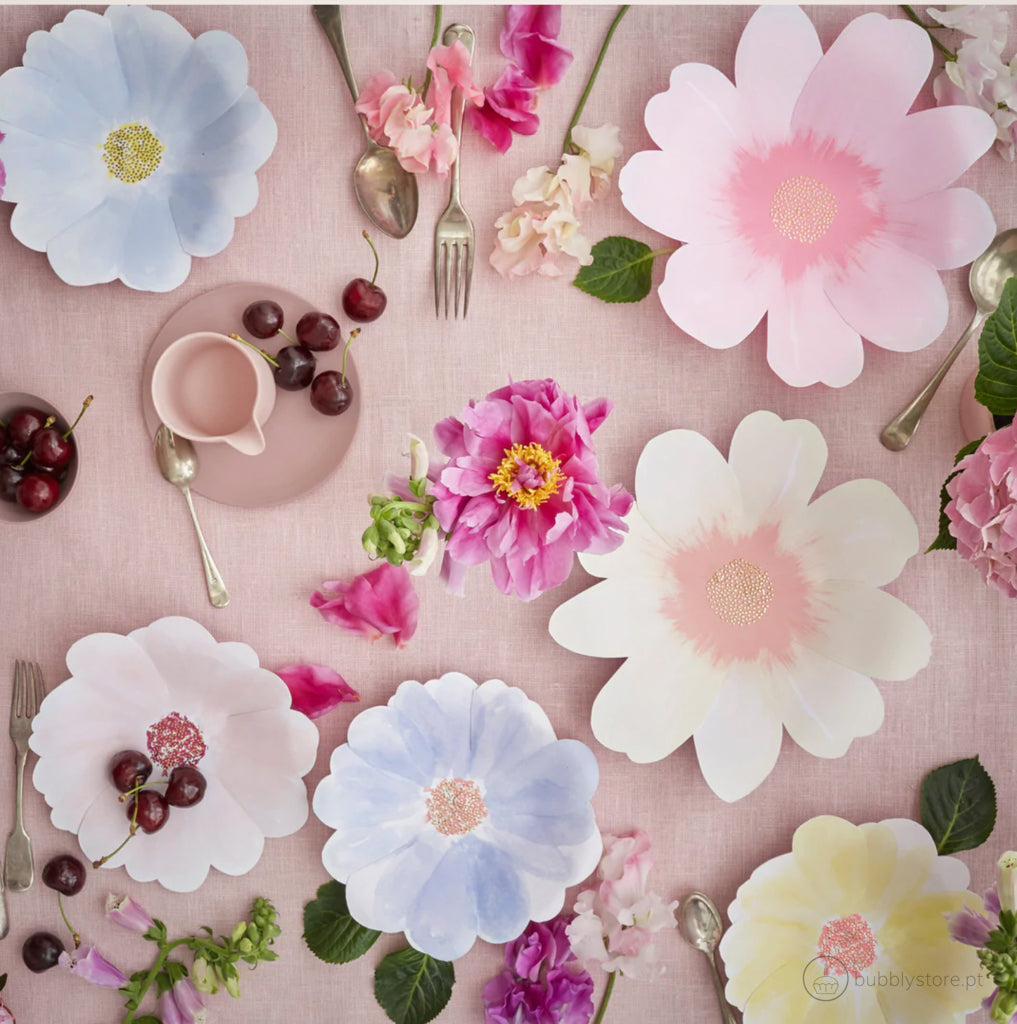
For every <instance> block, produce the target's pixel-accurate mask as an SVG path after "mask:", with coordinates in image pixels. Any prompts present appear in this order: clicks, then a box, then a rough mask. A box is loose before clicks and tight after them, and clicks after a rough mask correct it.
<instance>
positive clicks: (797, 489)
mask: <svg viewBox="0 0 1017 1024" xmlns="http://www.w3.org/2000/svg"><path fill="white" fill-rule="evenodd" d="M826 455H827V450H826V441H825V440H823V435H822V434H821V433H820V431H819V428H818V427H817V426H816V425H815V424H814V423H810V422H809V421H808V420H786V421H785V420H782V419H781V418H780V417H779V416H776V415H774V414H773V413H772V412H765V411H759V412H754V413H751V414H750V415H748V416H746V417H745V419H743V420H742V421H741V423H739V424H738V426H737V428H736V429H735V432H734V437H732V438H731V454H730V456H729V458H728V462H729V464H730V466H731V469H732V471H733V472H734V474H735V476H736V477H737V478H738V483H739V484H740V486H741V492H742V506H743V508H744V509H745V515H746V518H747V520H748V521H749V522H750V523H760V522H764V521H766V522H771V521H779V520H780V519H783V518H784V517H785V516H787V515H790V514H791V513H794V512H798V511H800V510H801V509H803V508H804V507H805V506H806V505H807V504H808V501H809V499H810V498H811V497H812V493H813V491H815V489H816V487H817V485H818V484H819V479H820V477H821V476H822V475H823V469H824V468H825V467H826Z"/></svg>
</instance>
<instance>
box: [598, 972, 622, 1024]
mask: <svg viewBox="0 0 1017 1024" xmlns="http://www.w3.org/2000/svg"><path fill="white" fill-rule="evenodd" d="M617 978H618V972H617V971H611V973H610V974H609V975H608V976H607V987H606V988H605V989H604V997H603V998H602V999H601V1000H600V1008H599V1009H598V1010H597V1016H596V1017H594V1018H593V1024H601V1022H602V1021H603V1019H604V1013H605V1012H606V1010H607V1004H608V1003H609V1002H610V1001H611V993H612V992H613V991H614V983H615V981H616V980H617Z"/></svg>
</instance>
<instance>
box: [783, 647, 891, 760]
mask: <svg viewBox="0 0 1017 1024" xmlns="http://www.w3.org/2000/svg"><path fill="white" fill-rule="evenodd" d="M774 675H775V676H777V677H779V676H781V675H785V680H786V689H785V691H784V700H783V708H782V712H781V717H782V718H783V720H784V728H785V729H787V732H788V735H789V736H790V737H791V739H793V740H794V741H795V743H797V744H798V746H800V747H802V748H803V749H804V750H807V751H808V752H809V753H810V754H813V755H815V756H816V757H842V756H843V755H844V754H845V753H847V749H848V747H849V746H850V745H851V741H852V740H853V739H855V738H857V737H859V736H871V735H872V734H873V733H874V732H875V731H876V730H877V729H878V728H879V727H880V726H881V725H882V724H883V696H882V694H881V693H880V692H879V689H878V688H877V686H876V684H875V683H874V682H873V681H872V680H871V679H869V677H868V676H863V675H861V674H859V673H858V672H853V671H852V670H851V669H849V668H844V666H843V665H837V664H834V662H832V661H830V660H829V659H828V658H824V657H822V655H819V654H816V653H815V651H808V650H805V649H804V648H798V650H797V651H796V652H795V660H794V662H793V663H792V664H791V665H789V666H788V668H787V669H786V674H785V673H784V672H778V671H775V672H774Z"/></svg>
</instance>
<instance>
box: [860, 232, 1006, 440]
mask: <svg viewBox="0 0 1017 1024" xmlns="http://www.w3.org/2000/svg"><path fill="white" fill-rule="evenodd" d="M1014 275H1017V229H1015V228H1011V229H1010V230H1009V231H1002V232H1000V233H999V234H998V235H996V237H995V238H994V239H993V240H992V245H990V246H989V248H988V249H986V250H985V252H983V253H982V255H981V256H979V257H978V259H976V260H975V262H974V263H972V264H971V271H970V273H969V274H968V288H969V289H970V290H971V297H972V298H973V299H974V300H975V314H974V316H973V317H972V318H971V323H969V324H968V326H967V328H966V329H965V331H964V333H963V334H962V335H961V336H960V337H959V338H958V339H957V342H956V344H955V345H954V346H953V348H952V349H950V351H949V352H947V354H946V358H945V359H944V360H943V362H942V363H941V364H940V367H939V369H938V370H937V371H936V372H935V373H934V374H933V375H932V377H931V379H930V380H929V383H928V384H926V385H925V387H924V388H922V390H921V391H919V392H918V394H917V395H915V397H914V398H913V399H912V401H911V403H910V404H909V405H907V406H906V407H905V408H904V409H902V410H901V411H900V412H899V413H898V414H897V415H896V416H895V417H894V418H893V419H892V420H890V422H889V423H887V425H886V426H885V427H884V428H883V432H882V433H881V434H880V435H879V439H880V441H882V442H883V447H884V448H889V449H890V451H892V452H900V451H903V450H904V449H905V448H907V446H908V445H909V444H910V443H911V438H912V437H914V436H915V431H916V430H917V429H918V424H919V423H921V421H922V416H924V415H925V410H926V409H927V408H928V407H929V402H931V401H932V396H933V395H934V394H935V393H936V391H937V390H938V389H939V385H940V384H941V383H942V382H943V378H944V377H945V376H946V374H947V371H948V370H949V369H950V367H951V366H953V364H954V360H956V358H957V357H958V356H959V355H960V354H961V350H962V349H963V348H964V346H965V345H966V344H967V343H968V341H969V340H970V339H971V336H972V335H973V334H974V333H975V332H976V331H977V330H978V329H979V328H980V327H981V326H982V322H983V321H984V320H985V318H986V317H987V316H988V315H989V314H990V313H992V312H994V311H995V309H996V307H997V306H998V305H999V300H1000V298H1001V296H1002V294H1003V285H1004V284H1006V282H1007V281H1008V280H1009V279H1010V278H1011V277H1013V276H1014Z"/></svg>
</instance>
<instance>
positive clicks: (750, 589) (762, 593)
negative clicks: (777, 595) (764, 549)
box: [706, 558, 773, 626]
mask: <svg viewBox="0 0 1017 1024" xmlns="http://www.w3.org/2000/svg"><path fill="white" fill-rule="evenodd" d="M706 599H707V600H708V601H709V602H710V607H711V608H712V609H713V610H714V612H715V613H716V615H717V617H718V618H720V619H722V620H723V621H724V622H726V623H727V624H728V625H729V626H751V625H752V623H753V622H758V621H759V620H760V619H761V618H762V617H763V616H764V615H765V614H766V610H767V608H769V607H770V602H771V601H772V600H773V582H772V580H771V579H770V576H769V573H767V571H766V570H765V569H760V567H759V566H758V565H754V564H753V563H752V562H749V561H746V560H745V559H744V558H732V559H731V561H730V562H728V563H727V564H725V565H722V566H721V567H720V568H719V569H718V570H717V571H716V572H715V573H714V574H713V575H712V576H711V577H710V578H709V579H708V580H707V581H706Z"/></svg>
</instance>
